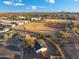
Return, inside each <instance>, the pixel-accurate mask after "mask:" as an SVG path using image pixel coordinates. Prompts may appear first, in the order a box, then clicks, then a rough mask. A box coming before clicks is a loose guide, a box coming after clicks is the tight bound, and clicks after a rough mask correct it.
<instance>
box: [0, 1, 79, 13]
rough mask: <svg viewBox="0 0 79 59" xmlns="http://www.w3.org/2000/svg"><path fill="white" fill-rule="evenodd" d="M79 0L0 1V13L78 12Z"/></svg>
mask: <svg viewBox="0 0 79 59" xmlns="http://www.w3.org/2000/svg"><path fill="white" fill-rule="evenodd" d="M78 5H79V0H63V1H62V0H38V1H37V0H34V1H33V0H0V12H61V11H65V12H79V6H78Z"/></svg>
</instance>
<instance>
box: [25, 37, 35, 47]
mask: <svg viewBox="0 0 79 59" xmlns="http://www.w3.org/2000/svg"><path fill="white" fill-rule="evenodd" d="M24 43H25V45H26V46H31V47H34V45H35V43H36V39H33V37H32V38H29V39H25V40H24Z"/></svg>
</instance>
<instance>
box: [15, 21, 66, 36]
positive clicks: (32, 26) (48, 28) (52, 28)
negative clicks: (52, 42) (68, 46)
mask: <svg viewBox="0 0 79 59" xmlns="http://www.w3.org/2000/svg"><path fill="white" fill-rule="evenodd" d="M66 22H67V20H45V21H43V22H30V23H28V24H23V25H20V26H17V27H16V29H21V30H29V31H32V32H37V33H43V34H49V35H53V33H54V32H56V31H58V30H60V29H62V28H63V26H64V23H66ZM56 26H57V27H56Z"/></svg>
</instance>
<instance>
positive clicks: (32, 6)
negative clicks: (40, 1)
mask: <svg viewBox="0 0 79 59" xmlns="http://www.w3.org/2000/svg"><path fill="white" fill-rule="evenodd" d="M38 8H46V7H45V6H35V5H31V6H27V7H26V9H32V10H36V9H38Z"/></svg>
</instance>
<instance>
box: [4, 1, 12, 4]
mask: <svg viewBox="0 0 79 59" xmlns="http://www.w3.org/2000/svg"><path fill="white" fill-rule="evenodd" d="M3 3H4V4H6V5H12V4H13V3H12V2H11V1H3Z"/></svg>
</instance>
